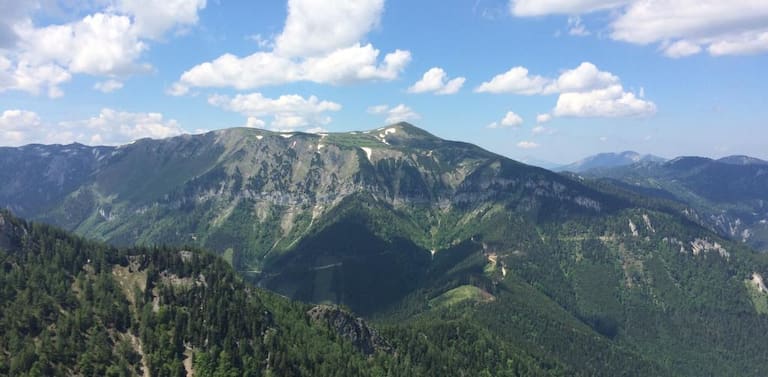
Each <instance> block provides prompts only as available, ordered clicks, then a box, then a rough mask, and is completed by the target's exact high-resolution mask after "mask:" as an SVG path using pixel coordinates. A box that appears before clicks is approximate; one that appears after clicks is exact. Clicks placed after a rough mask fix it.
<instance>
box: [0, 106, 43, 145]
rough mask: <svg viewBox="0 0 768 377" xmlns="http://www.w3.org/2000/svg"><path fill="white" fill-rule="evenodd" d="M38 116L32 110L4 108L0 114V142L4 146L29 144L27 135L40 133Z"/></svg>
mask: <svg viewBox="0 0 768 377" xmlns="http://www.w3.org/2000/svg"><path fill="white" fill-rule="evenodd" d="M40 128H41V122H40V117H39V116H37V114H35V113H34V112H32V111H25V110H5V111H3V114H2V115H0V136H1V137H0V143H2V145H6V146H19V145H24V144H29V143H30V141H28V140H27V139H28V135H30V134H35V135H39V134H42V132H41V131H42V130H41V129H40Z"/></svg>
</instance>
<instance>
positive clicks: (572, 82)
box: [546, 62, 619, 93]
mask: <svg viewBox="0 0 768 377" xmlns="http://www.w3.org/2000/svg"><path fill="white" fill-rule="evenodd" d="M618 83H619V78H618V77H617V76H615V75H614V74H612V73H610V72H603V71H600V70H599V69H598V68H597V66H595V65H594V64H592V63H590V62H583V63H581V64H579V66H578V67H576V68H574V69H569V70H566V71H565V72H563V73H561V74H560V77H558V78H557V80H556V81H555V82H554V84H553V85H554V86H550V87H549V88H547V89H546V92H560V93H564V92H582V91H588V90H593V89H600V88H605V87H607V86H611V85H615V84H618Z"/></svg>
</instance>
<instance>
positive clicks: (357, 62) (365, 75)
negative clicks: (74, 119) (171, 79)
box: [167, 0, 411, 95]
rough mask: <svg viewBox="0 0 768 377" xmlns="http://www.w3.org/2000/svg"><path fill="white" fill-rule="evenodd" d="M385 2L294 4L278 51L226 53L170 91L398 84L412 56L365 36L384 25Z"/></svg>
mask: <svg viewBox="0 0 768 377" xmlns="http://www.w3.org/2000/svg"><path fill="white" fill-rule="evenodd" d="M382 12H383V0H358V1H353V0H343V1H339V2H334V6H333V7H329V6H327V5H326V4H325V3H322V2H317V1H310V0H290V1H289V3H288V18H287V19H286V23H285V27H284V28H283V31H282V33H280V34H279V35H278V36H277V37H275V43H274V50H272V51H260V52H256V53H253V54H251V55H248V56H244V57H239V56H236V55H233V54H224V55H221V56H220V57H218V58H216V59H214V60H212V61H210V62H204V63H201V64H198V65H196V66H194V67H192V68H190V69H189V70H187V71H185V72H184V73H182V75H181V77H180V78H179V81H178V82H177V83H175V84H174V85H172V87H171V88H169V89H168V90H167V92H168V93H169V94H172V95H182V94H185V93H187V92H188V91H189V88H191V87H220V88H223V87H232V88H235V89H239V90H247V89H254V88H259V87H263V86H268V85H280V84H285V83H292V82H300V81H310V82H315V83H319V84H331V85H339V84H347V83H353V82H361V81H377V80H385V81H387V80H394V79H396V78H397V77H398V76H399V75H400V73H401V72H402V71H403V70H404V69H405V66H406V65H408V63H409V62H410V61H411V53H410V52H409V51H403V50H395V51H394V52H390V53H387V54H385V55H384V56H383V59H381V60H380V59H379V57H380V55H381V52H380V51H379V50H378V49H376V48H374V46H373V45H372V44H370V43H363V42H362V41H363V39H364V37H365V36H366V35H367V34H368V32H370V30H371V29H372V28H373V27H374V26H376V25H377V24H378V23H379V19H380V18H381V14H382Z"/></svg>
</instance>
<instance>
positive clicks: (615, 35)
mask: <svg viewBox="0 0 768 377" xmlns="http://www.w3.org/2000/svg"><path fill="white" fill-rule="evenodd" d="M329 4H333V5H332V6H331V5H329ZM767 54H768V2H765V1H757V0H734V1H729V2H723V1H715V0H644V1H639V0H572V1H567V0H512V1H507V0H448V1H432V0H429V1H398V0H387V1H385V0H357V1H352V0H338V1H333V2H328V1H320V0H289V1H249V2H246V1H210V0H209V1H205V0H174V1H165V2H155V1H149V0H113V1H112V0H90V1H70V0H61V1H54V0H40V1H38V2H35V1H29V2H18V1H11V0H0V114H1V115H2V116H0V145H21V144H26V143H33V142H41V143H68V142H72V141H78V142H82V143H86V144H119V143H125V142H130V141H131V140H133V139H136V138H140V137H167V136H172V135H176V134H179V133H184V132H191V133H194V132H201V131H204V130H213V129H219V128H226V127H233V126H243V125H249V126H255V127H260V128H268V129H275V130H301V131H318V130H327V131H349V130H361V129H370V128H375V127H379V126H381V125H383V124H386V123H387V122H390V121H396V120H407V121H409V122H411V123H414V124H416V125H417V126H420V127H422V128H425V129H427V130H428V131H430V132H432V133H434V134H436V135H438V136H441V137H444V138H449V139H456V140H463V141H468V142H472V143H476V144H478V145H480V146H482V147H485V148H487V149H490V150H492V151H494V152H497V153H500V154H503V155H506V156H509V157H512V158H516V159H521V160H529V161H534V160H546V161H553V162H570V161H573V160H576V159H579V158H582V157H585V156H587V155H591V154H595V153H598V152H606V151H622V150H630V149H631V150H636V151H638V152H642V153H654V154H658V155H661V156H664V157H674V156H678V155H703V156H710V157H719V156H724V155H729V154H748V155H752V156H756V157H760V158H764V159H765V158H768V148H766V146H768V132H766V119H768V95H767V94H766V89H768V79H767V78H766V77H768V76H766V75H765V73H764V72H765V67H768V59H767V58H766V55H767Z"/></svg>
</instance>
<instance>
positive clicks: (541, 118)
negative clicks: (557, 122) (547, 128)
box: [536, 114, 552, 124]
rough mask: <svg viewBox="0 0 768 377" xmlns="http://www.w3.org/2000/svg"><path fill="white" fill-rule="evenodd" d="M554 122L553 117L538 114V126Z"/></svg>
mask: <svg viewBox="0 0 768 377" xmlns="http://www.w3.org/2000/svg"><path fill="white" fill-rule="evenodd" d="M550 120H552V115H550V114H538V115H536V124H544V123H547V122H549V121H550Z"/></svg>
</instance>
